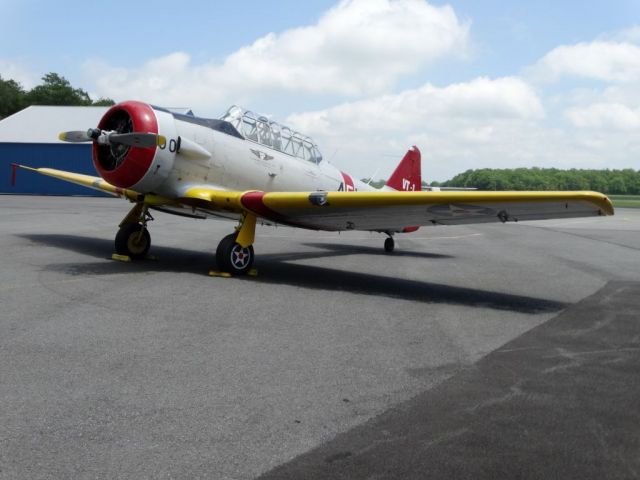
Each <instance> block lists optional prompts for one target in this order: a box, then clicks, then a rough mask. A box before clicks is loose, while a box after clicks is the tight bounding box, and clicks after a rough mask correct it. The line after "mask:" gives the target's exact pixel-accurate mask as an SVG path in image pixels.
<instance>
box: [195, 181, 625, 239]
mask: <svg viewBox="0 0 640 480" xmlns="http://www.w3.org/2000/svg"><path fill="white" fill-rule="evenodd" d="M185 197H186V198H192V199H200V201H202V202H203V203H204V204H208V205H209V206H210V207H212V208H214V209H216V210H219V209H220V208H226V209H227V210H228V211H238V210H239V209H242V210H245V211H250V212H252V213H254V214H256V215H257V216H258V217H262V218H265V219H268V220H271V221H274V222H277V223H283V224H287V225H292V226H298V227H304V228H311V229H317V230H374V231H403V230H404V229H406V228H407V227H413V226H422V225H456V224H465V223H466V224H468V223H485V222H498V221H502V222H505V221H522V220H541V219H549V218H570V217H585V216H596V215H613V206H612V205H611V202H610V201H609V199H608V198H607V197H606V196H605V195H603V194H601V193H597V192H478V191H473V192H379V191H378V192H268V193H265V192H244V193H241V192H222V191H219V190H209V189H207V188H193V189H190V190H188V191H187V192H186V194H185ZM203 206H204V205H203ZM205 208H206V207H205Z"/></svg>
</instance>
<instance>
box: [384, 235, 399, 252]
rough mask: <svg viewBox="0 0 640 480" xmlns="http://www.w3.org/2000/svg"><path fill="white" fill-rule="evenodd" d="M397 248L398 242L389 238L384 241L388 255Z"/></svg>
mask: <svg viewBox="0 0 640 480" xmlns="http://www.w3.org/2000/svg"><path fill="white" fill-rule="evenodd" d="M395 246H396V242H394V241H393V238H392V237H387V239H386V240H385V241H384V251H385V252H387V253H391V252H393V249H394V247H395Z"/></svg>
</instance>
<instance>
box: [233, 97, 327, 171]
mask: <svg viewBox="0 0 640 480" xmlns="http://www.w3.org/2000/svg"><path fill="white" fill-rule="evenodd" d="M222 120H224V121H225V122H229V123H230V124H232V125H233V126H234V127H235V128H236V130H238V132H240V133H241V134H242V135H243V136H244V138H246V139H247V140H251V141H252V142H256V143H259V144H260V145H264V146H265V147H269V148H273V149H274V150H278V151H279V152H283V153H286V154H289V155H293V156H294V157H298V158H301V159H303V160H307V161H309V162H312V163H316V164H317V163H320V162H321V161H322V154H321V153H320V150H318V146H317V145H316V144H315V142H314V141H313V140H312V139H311V138H310V137H307V136H306V135H302V134H301V133H299V132H294V131H292V130H291V129H290V128H289V127H285V126H283V125H280V124H278V123H276V122H273V121H271V120H269V119H268V118H266V117H263V116H259V115H256V114H255V113H253V112H251V111H249V110H244V109H242V108H241V107H238V106H236V105H234V106H232V107H231V108H230V109H229V110H227V113H225V114H224V115H223V116H222Z"/></svg>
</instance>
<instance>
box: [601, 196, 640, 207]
mask: <svg viewBox="0 0 640 480" xmlns="http://www.w3.org/2000/svg"><path fill="white" fill-rule="evenodd" d="M609 199H610V200H611V202H612V203H613V206H614V207H621V208H640V195H609Z"/></svg>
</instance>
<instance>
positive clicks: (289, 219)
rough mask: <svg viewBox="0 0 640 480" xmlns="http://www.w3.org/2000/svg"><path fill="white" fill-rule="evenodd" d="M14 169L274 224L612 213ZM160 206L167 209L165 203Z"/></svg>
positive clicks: (464, 195)
mask: <svg viewBox="0 0 640 480" xmlns="http://www.w3.org/2000/svg"><path fill="white" fill-rule="evenodd" d="M16 167H19V168H23V169H25V170H30V171H34V172H37V173H40V174H43V175H48V176H51V177H55V178H58V179H60V180H65V181H68V182H72V183H76V184H78V185H83V186H85V187H89V188H93V189H96V190H102V191H104V192H108V193H110V194H112V195H115V196H122V197H126V198H128V199H129V200H131V201H142V200H143V198H144V201H145V202H146V203H148V204H150V205H151V206H155V207H161V209H162V210H164V211H167V212H168V213H178V214H191V215H193V216H198V214H206V213H210V214H213V215H223V216H225V215H229V216H237V215H238V214H242V213H243V212H250V213H253V214H255V215H256V216H257V217H260V218H263V219H266V220H268V221H271V222H275V223H282V224H285V225H292V226H296V227H302V228H310V229H315V230H373V231H398V232H400V231H403V230H405V229H407V227H417V226H423V225H457V224H469V223H486V222H498V221H502V222H505V221H522V220H541V219H549V218H571V217H587V216H596V215H613V213H614V212H613V206H612V205H611V202H610V201H609V199H608V198H607V197H606V196H605V195H603V194H601V193H597V192H480V191H473V192H459V191H453V192H431V191H428V192H381V191H375V192H267V193H265V192H258V191H248V192H239V191H225V190H221V189H215V188H210V187H206V186H204V187H193V188H188V189H187V190H186V191H185V192H184V193H182V194H180V195H177V196H176V198H167V197H160V196H156V195H148V194H147V195H144V196H143V195H141V194H140V193H139V192H135V191H133V190H129V189H122V188H118V187H115V186H113V185H111V184H109V183H108V182H106V181H105V180H103V179H102V178H100V177H93V176H90V175H83V174H79V173H72V172H66V171H63V170H56V169H53V168H32V167H26V166H23V165H16ZM165 207H166V208H165Z"/></svg>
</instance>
